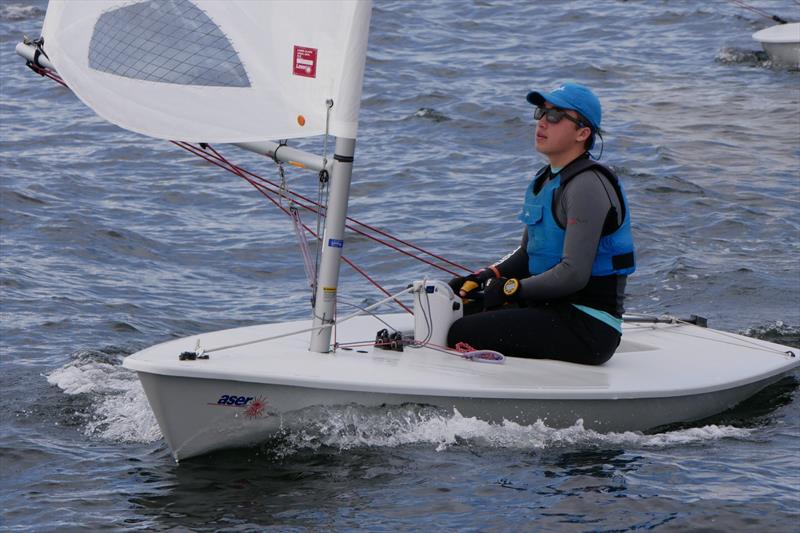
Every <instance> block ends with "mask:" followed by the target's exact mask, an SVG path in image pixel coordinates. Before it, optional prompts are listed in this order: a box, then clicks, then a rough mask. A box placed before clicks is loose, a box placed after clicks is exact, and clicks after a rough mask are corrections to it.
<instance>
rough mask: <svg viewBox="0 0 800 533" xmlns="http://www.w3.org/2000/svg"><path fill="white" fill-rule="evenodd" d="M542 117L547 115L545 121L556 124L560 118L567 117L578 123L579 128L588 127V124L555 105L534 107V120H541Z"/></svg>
mask: <svg viewBox="0 0 800 533" xmlns="http://www.w3.org/2000/svg"><path fill="white" fill-rule="evenodd" d="M542 117H547V122H549V123H550V124H558V123H559V122H561V119H564V118H565V119H567V120H569V121H570V122H574V123H575V124H577V125H578V127H579V128H589V127H590V126H589V125H588V124H586V123H585V122H583V121H582V120H578V119H577V118H573V117H571V116H569V115H568V114H567V112H566V111H565V110H563V109H559V108H557V107H550V108H547V107H538V106H537V107H536V109H535V110H534V112H533V118H535V119H536V120H541V119H542Z"/></svg>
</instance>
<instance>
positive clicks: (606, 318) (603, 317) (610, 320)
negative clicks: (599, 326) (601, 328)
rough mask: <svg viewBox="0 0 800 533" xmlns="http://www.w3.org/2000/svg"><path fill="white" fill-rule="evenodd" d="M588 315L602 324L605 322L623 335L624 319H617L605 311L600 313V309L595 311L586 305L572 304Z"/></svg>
mask: <svg viewBox="0 0 800 533" xmlns="http://www.w3.org/2000/svg"><path fill="white" fill-rule="evenodd" d="M572 305H574V306H575V307H577V308H578V309H580V310H581V311H583V312H584V313H586V314H587V315H589V316H591V317H594V318H596V319H597V320H599V321H600V322H604V323H606V324H608V325H609V326H611V327H612V328H614V329H615V330H617V331H619V332H620V334H622V319H621V318H617V317H615V316H614V315H612V314H610V313H606V312H605V311H600V310H599V309H595V308H593V307H586V306H585V305H578V304H572Z"/></svg>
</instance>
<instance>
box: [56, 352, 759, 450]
mask: <svg viewBox="0 0 800 533" xmlns="http://www.w3.org/2000/svg"><path fill="white" fill-rule="evenodd" d="M47 381H48V382H49V383H51V384H52V385H55V386H57V387H59V388H60V389H61V390H63V391H64V393H66V394H69V395H74V394H87V395H89V396H90V397H91V398H92V405H91V412H90V416H89V420H88V422H87V423H86V425H85V427H84V432H85V433H86V435H89V436H92V437H99V438H101V439H106V440H112V441H122V442H153V441H156V440H158V439H160V438H161V433H160V431H159V428H158V424H157V422H156V420H155V417H154V416H153V412H152V411H151V409H150V406H149V405H148V403H147V399H146V397H145V394H144V390H143V389H142V386H141V384H140V383H139V380H138V379H137V378H136V375H135V374H134V373H133V372H130V371H128V370H125V369H124V368H122V367H121V366H120V365H119V364H118V363H117V364H114V363H109V362H104V361H98V360H97V357H96V356H95V357H92V356H91V354H88V353H84V354H78V356H77V357H76V360H75V361H72V362H70V363H68V364H67V365H65V366H63V367H61V368H59V369H57V370H54V371H53V372H51V373H50V374H49V375H48V376H47ZM284 419H285V420H284V421H285V424H284V426H285V427H286V428H287V431H286V433H285V434H284V435H283V437H284V439H283V443H282V444H281V445H280V448H281V449H280V450H277V452H278V454H279V455H291V454H292V453H296V452H298V451H300V450H308V449H311V450H315V449H318V448H320V447H323V446H324V447H332V448H337V449H340V450H349V449H353V448H359V447H375V448H381V447H388V448H393V447H398V446H403V445H419V444H423V445H424V444H428V445H432V446H433V447H434V448H435V449H436V450H437V451H445V450H447V449H448V448H450V447H452V446H459V445H462V444H464V443H468V444H472V445H476V446H484V447H490V448H503V449H520V450H542V449H550V448H574V447H598V446H621V447H627V448H664V447H671V446H680V445H686V444H697V443H701V444H702V443H708V442H713V441H717V440H720V439H726V438H734V439H746V438H748V437H750V435H751V434H752V432H753V431H754V430H753V429H743V428H736V427H732V426H716V425H709V426H703V427H697V428H689V429H681V430H676V431H668V432H664V433H656V434H644V433H641V432H633V431H630V432H620V433H600V432H597V431H594V430H591V429H586V428H585V427H584V424H583V421H582V420H578V421H577V422H576V423H575V424H574V425H572V426H570V427H567V428H553V427H550V426H548V425H547V424H545V423H544V422H542V421H541V420H540V421H537V422H536V423H534V424H530V425H527V426H526V425H520V424H517V423H515V422H510V421H507V420H506V421H503V422H502V423H489V422H486V421H483V420H479V419H477V418H474V417H464V416H463V415H461V413H459V412H458V411H457V410H453V411H452V412H450V413H448V412H445V411H442V410H437V409H434V408H431V407H423V406H415V405H403V406H395V407H381V408H366V407H360V406H354V405H351V406H336V407H322V406H320V407H314V408H310V409H306V410H303V411H301V412H299V413H295V414H290V415H286V416H285V417H284ZM298 428H300V429H298Z"/></svg>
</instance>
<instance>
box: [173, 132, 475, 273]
mask: <svg viewBox="0 0 800 533" xmlns="http://www.w3.org/2000/svg"><path fill="white" fill-rule="evenodd" d="M185 144H188V143H185ZM208 148H209V149H210V150H211V151H212V152H213V153H214V156H215V157H216V158H217V159H219V160H220V161H222V162H224V163H225V164H227V165H229V166H230V167H231V168H233V169H235V170H236V171H238V172H233V173H234V174H237V175H240V174H239V173H240V172H241V173H244V174H247V175H248V176H251V177H252V178H254V179H257V180H259V181H263V182H265V183H268V184H269V185H270V186H272V187H274V188H275V189H279V188H280V186H279V185H278V184H276V183H275V182H273V181H270V180H269V179H267V178H264V177H262V176H259V175H258V174H255V173H253V172H251V171H249V170H247V169H245V168H242V167H240V166H238V165H236V164H234V163H231V162H230V161H228V160H227V159H226V158H225V157H224V156H222V154H220V153H219V152H218V151H217V150H216V149H215V148H214V147H212V146H210V145H208ZM203 153H205V152H203ZM204 159H205V158H204ZM206 160H207V161H208V159H206ZM222 168H225V167H222ZM286 193H288V194H290V195H292V196H294V197H295V198H300V199H302V200H304V201H306V202H308V203H309V204H311V205H314V206H316V207H317V209H313V208H310V207H308V206H305V205H304V206H303V207H304V208H305V209H307V210H309V211H311V212H313V213H317V212H318V210H321V209H323V206H322V205H320V204H319V203H317V202H315V201H314V200H312V199H311V198H308V197H306V196H303V195H302V194H300V193H296V192H294V191H291V190H287V191H286ZM347 220H349V221H350V222H353V223H354V224H358V225H359V226H361V227H363V228H366V229H368V230H370V231H374V232H375V233H378V234H379V235H382V236H384V237H387V238H389V239H392V240H394V241H396V242H399V243H400V244H402V245H404V246H408V247H409V248H412V249H414V250H417V251H419V252H422V253H424V254H427V255H429V256H431V257H433V258H434V259H437V260H439V261H441V262H443V263H447V264H449V265H452V266H454V267H456V268H460V269H461V270H464V271H465V272H472V270H471V269H469V268H467V267H465V266H463V265H460V264H458V263H456V262H454V261H450V260H449V259H446V258H444V257H442V256H439V255H437V254H435V253H433V252H430V251H428V250H425V249H424V248H422V247H420V246H417V245H416V244H413V243H410V242H408V241H404V240H403V239H400V238H398V237H395V236H393V235H391V234H389V233H387V232H385V231H383V230H381V229H380V228H376V227H374V226H371V225H369V224H365V223H363V222H361V221H359V220H356V219H354V218H352V217H347ZM347 228H348V229H350V230H352V231H354V232H356V233H358V234H360V235H363V236H365V237H367V238H369V239H372V240H373V241H375V242H378V243H380V244H383V245H384V246H387V247H389V248H392V249H393V250H396V251H398V252H400V253H402V254H405V255H407V256H409V257H412V258H414V259H417V260H419V261H422V262H423V263H427V264H429V265H431V266H433V267H434V268H438V269H439V270H442V271H444V272H447V273H448V274H451V275H453V276H457V275H458V273H456V272H453V271H452V270H449V269H447V268H444V267H442V266H441V265H437V264H435V263H433V262H431V261H428V260H426V259H424V258H422V257H419V256H416V255H414V254H412V253H410V252H407V251H405V250H403V249H401V248H399V247H397V246H394V245H393V244H390V243H388V242H386V241H384V240H381V239H379V238H377V237H375V236H374V235H370V234H368V233H366V232H364V231H361V230H359V229H357V228H355V227H353V226H351V225H347Z"/></svg>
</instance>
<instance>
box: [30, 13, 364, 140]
mask: <svg viewBox="0 0 800 533" xmlns="http://www.w3.org/2000/svg"><path fill="white" fill-rule="evenodd" d="M370 11H371V3H370V1H369V0H366V1H359V0H299V1H284V0H50V4H49V6H48V8H47V16H46V18H45V23H44V30H43V37H44V40H45V42H44V48H45V51H46V53H47V54H48V56H49V58H50V60H51V61H52V63H53V64H54V65H55V67H56V69H57V70H58V73H59V74H60V75H61V76H62V77H63V78H64V80H65V81H66V82H67V84H68V85H69V87H70V88H71V89H72V90H73V91H74V92H75V93H76V94H77V95H78V97H79V98H80V99H81V100H82V101H83V102H84V103H86V104H87V105H88V106H89V107H91V108H92V109H93V110H94V111H95V112H97V114H99V115H100V116H102V117H103V118H105V119H106V120H108V121H110V122H113V123H114V124H117V125H119V126H121V127H123V128H126V129H129V130H133V131H136V132H138V133H142V134H144V135H149V136H151V137H157V138H161V139H170V140H183V141H203V142H230V143H233V142H251V141H262V140H269V139H272V140H276V139H290V138H296V137H308V136H312V135H319V134H321V133H324V132H325V124H326V114H327V112H328V111H327V106H326V101H327V100H329V99H330V100H333V102H334V105H333V108H332V109H331V115H330V133H331V134H332V135H335V136H337V137H347V138H355V137H356V130H357V127H358V111H359V107H360V100H361V84H362V79H363V73H364V61H365V57H366V48H367V35H368V30H369V18H370Z"/></svg>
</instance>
